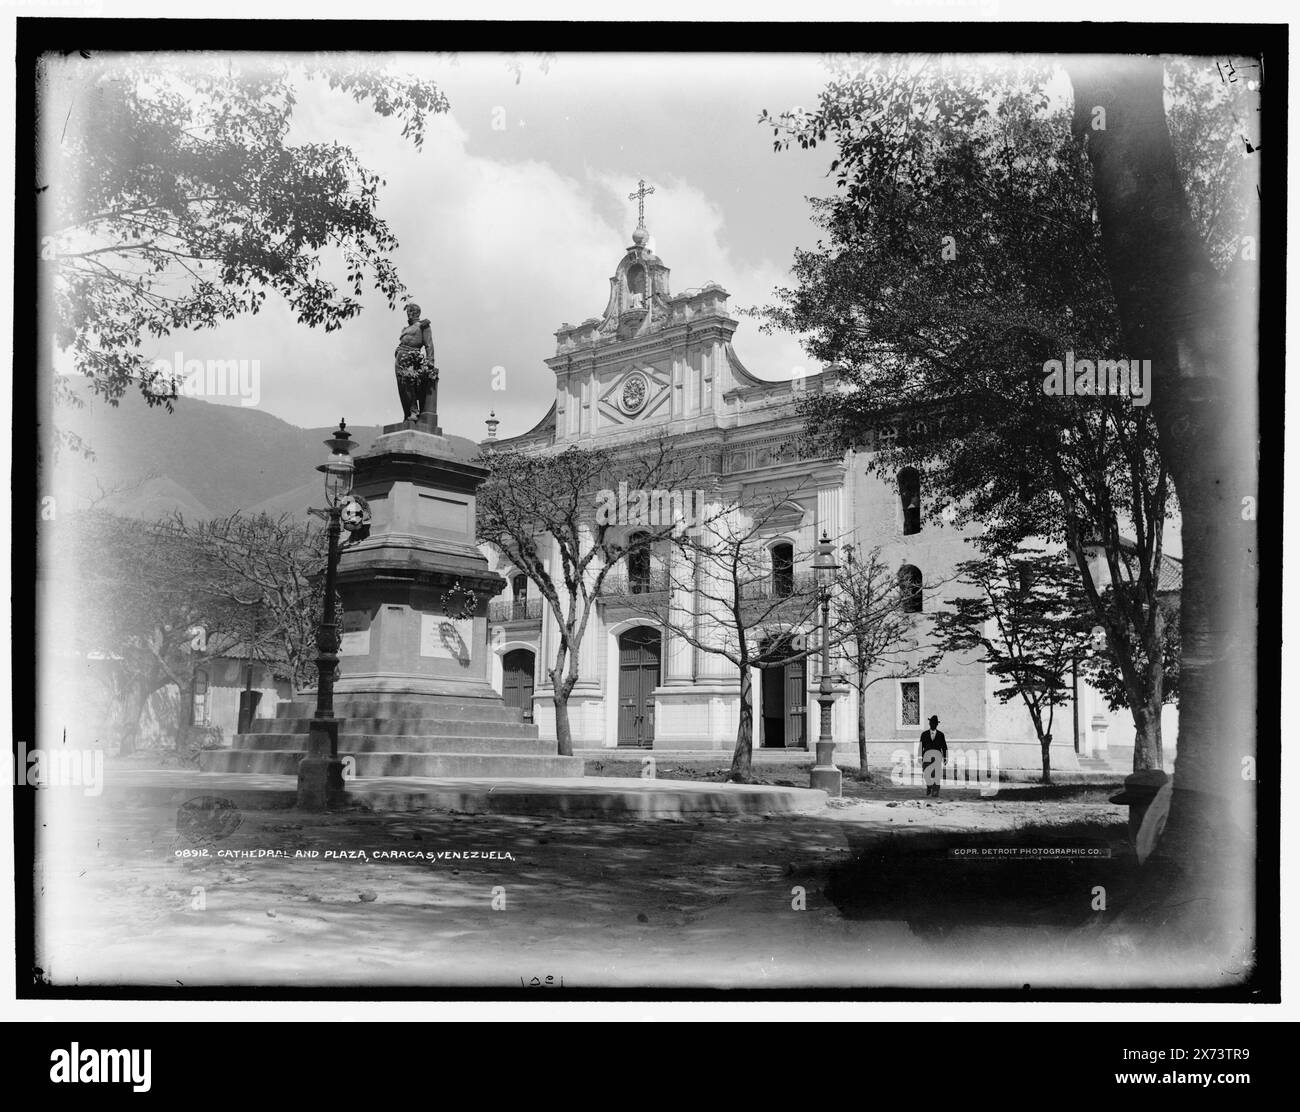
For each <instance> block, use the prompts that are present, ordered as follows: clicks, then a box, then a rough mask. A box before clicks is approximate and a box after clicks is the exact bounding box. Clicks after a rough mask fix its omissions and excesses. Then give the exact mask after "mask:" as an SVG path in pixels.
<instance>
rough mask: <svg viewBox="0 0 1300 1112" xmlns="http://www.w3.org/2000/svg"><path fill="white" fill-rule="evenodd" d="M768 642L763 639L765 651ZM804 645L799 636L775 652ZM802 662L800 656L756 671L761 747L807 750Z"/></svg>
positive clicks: (791, 649)
mask: <svg viewBox="0 0 1300 1112" xmlns="http://www.w3.org/2000/svg"><path fill="white" fill-rule="evenodd" d="M767 648H768V644H767V643H766V642H764V644H763V649H764V651H766V650H767ZM802 648H803V643H802V638H794V639H792V640H788V641H787V642H786V644H785V646H781V647H778V648H777V649H776V650H775V652H774V654H773V655H775V656H778V657H779V656H782V655H784V654H785V653H786V652H798V651H799V650H800V649H802ZM805 675H806V672H805V665H804V661H803V660H802V659H799V660H795V661H791V662H790V663H789V664H786V665H783V666H777V667H774V668H762V669H760V670H759V676H760V679H759V698H760V700H761V703H760V706H761V720H762V726H761V731H762V735H761V739H760V742H759V744H760V745H761V747H762V748H764V749H807V748H808V707H807V704H806V702H805V700H806V698H807V692H806V690H805V686H806V685H805V682H804V677H805Z"/></svg>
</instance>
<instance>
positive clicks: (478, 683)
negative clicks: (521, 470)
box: [334, 414, 505, 713]
mask: <svg viewBox="0 0 1300 1112" xmlns="http://www.w3.org/2000/svg"><path fill="white" fill-rule="evenodd" d="M434 420H436V418H434V417H433V415H431V414H430V415H426V416H424V417H420V418H416V419H414V420H412V421H403V422H401V423H400V424H397V425H388V426H386V427H385V430H384V432H383V434H382V435H381V436H380V437H379V438H378V439H377V440H376V441H375V443H374V445H373V446H372V447H371V448H370V449H369V450H368V451H365V452H360V453H358V454H357V455H356V457H355V460H356V477H355V481H354V485H353V490H354V491H355V492H356V493H357V494H359V495H361V497H363V498H364V499H366V501H367V502H368V503H369V504H370V509H371V513H372V521H371V525H370V536H369V537H368V538H367V539H366V540H364V541H361V542H360V543H358V544H354V545H348V546H347V547H346V548H344V549H343V552H342V555H341V556H340V558H339V573H338V583H339V593H340V595H341V596H342V602H343V630H342V633H343V636H342V644H341V646H340V650H339V678H338V680H337V682H336V683H335V685H334V692H335V696H336V698H338V699H340V700H341V702H342V703H343V704H345V705H346V703H347V702H348V701H350V700H355V699H356V698H357V697H362V696H363V697H366V698H368V699H371V700H373V699H376V698H382V697H385V696H404V695H422V696H423V695H440V696H455V697H456V698H457V699H459V700H465V699H469V700H473V699H479V698H481V699H487V700H496V699H498V698H499V696H497V694H496V692H495V691H494V690H493V688H492V685H491V673H490V670H489V667H488V648H487V606H488V600H489V599H491V598H492V597H493V596H494V595H496V594H499V593H500V591H501V589H502V588H503V587H504V586H505V580H503V579H502V578H501V576H499V575H497V574H496V573H495V572H493V571H490V570H489V569H488V563H487V560H486V559H485V558H484V556H483V555H482V554H481V553H480V552H479V550H478V548H477V547H476V545H475V538H474V520H475V498H474V495H475V491H477V490H478V488H479V486H480V485H481V484H482V483H483V481H484V480H485V479H486V478H487V474H488V472H487V470H486V469H485V468H482V467H479V466H477V465H475V464H473V463H470V462H468V461H467V460H466V459H464V458H463V457H462V456H459V455H458V454H457V453H456V452H455V450H454V449H453V447H452V444H451V442H450V441H449V440H448V439H447V438H446V437H444V436H442V435H441V434H440V433H437V432H433V431H430V430H431V429H432V428H436V426H435V425H433V421H434ZM453 589H459V590H460V591H461V592H470V591H472V592H473V594H474V596H475V598H476V599H477V601H476V603H475V605H474V606H473V608H472V611H470V610H467V611H465V612H464V613H460V612H459V606H460V603H461V602H462V601H463V600H464V599H465V598H466V597H468V596H467V595H465V594H464V593H462V594H459V595H457V596H454V597H453V595H452V594H451V592H453ZM449 603H450V604H451V610H452V613H450V614H449V613H448V604H449ZM341 713H346V712H345V711H342V712H341Z"/></svg>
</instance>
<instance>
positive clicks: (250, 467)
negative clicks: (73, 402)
mask: <svg viewBox="0 0 1300 1112" xmlns="http://www.w3.org/2000/svg"><path fill="white" fill-rule="evenodd" d="M77 394H78V396H79V397H81V398H82V400H83V401H84V402H85V405H84V406H83V407H81V408H75V407H72V406H60V407H59V408H58V409H56V411H55V421H56V422H57V424H58V425H59V427H60V428H64V429H68V430H70V431H72V432H76V433H78V434H79V435H80V436H81V437H82V438H83V439H84V440H85V441H86V442H87V443H88V444H89V445H90V447H91V448H92V450H93V451H94V458H93V459H86V458H84V457H82V456H80V455H78V454H77V453H75V452H72V451H70V450H68V449H66V448H63V449H61V450H60V451H59V454H58V457H57V458H56V459H55V460H54V462H53V465H52V473H51V474H50V475H48V476H46V484H45V486H46V489H50V488H52V489H53V491H54V494H55V497H56V499H57V500H58V504H59V505H60V506H65V507H71V508H72V509H74V510H75V509H78V508H83V507H85V506H87V505H89V504H91V503H92V502H98V503H99V504H100V505H102V506H104V507H105V508H108V509H112V510H113V511H114V512H116V513H120V514H122V515H123V516H126V517H136V518H141V519H148V520H156V519H158V518H160V517H164V516H166V515H168V514H170V513H171V512H172V511H174V510H180V511H181V512H182V513H184V514H185V516H186V517H197V518H203V517H211V516H218V515H224V514H230V513H234V512H235V511H236V510H240V511H244V512H253V513H256V512H262V511H264V512H266V513H270V514H272V515H274V516H278V515H279V514H282V513H289V514H293V515H294V516H303V515H305V514H306V512H307V508H308V507H309V506H313V505H314V506H319V505H321V504H322V502H323V499H324V485H323V478H322V476H321V475H320V474H319V473H317V471H316V466H317V464H320V463H323V462H324V461H325V459H326V457H327V456H328V454H329V452H328V449H327V448H326V447H325V445H324V443H323V441H325V440H326V439H327V438H328V437H329V436H330V435H332V433H333V431H334V430H333V429H332V428H308V429H304V428H299V427H297V426H295V425H291V424H289V423H288V422H287V421H282V420H281V419H280V418H278V417H274V416H272V415H271V414H269V413H266V412H264V411H262V410H258V409H255V408H252V407H244V406H236V405H214V404H212V403H211V402H205V401H201V400H199V399H197V398H178V399H176V401H175V402H174V403H173V404H174V407H175V408H174V412H172V413H170V414H169V413H168V412H167V411H166V410H165V409H162V408H160V407H155V408H150V407H149V406H148V405H147V404H146V403H145V400H144V398H143V397H142V396H141V395H140V394H139V392H138V391H132V392H130V393H129V394H127V395H126V396H124V397H123V398H122V399H121V403H120V404H119V405H117V406H112V405H109V404H108V403H107V402H105V401H104V400H103V399H102V398H98V397H95V396H93V395H92V394H91V393H90V392H89V390H87V389H85V388H84V387H81V386H79V387H78V389H77ZM348 431H349V432H351V433H352V435H353V437H354V438H355V440H356V442H357V445H358V449H357V450H363V449H366V448H369V447H370V445H371V444H372V443H373V442H374V440H375V438H376V436H378V435H379V432H380V430H379V428H378V427H376V426H373V425H372V426H364V425H363V426H357V427H355V428H354V427H352V426H349V429H348ZM448 439H449V440H450V441H451V442H452V444H453V447H454V449H455V450H456V452H457V454H459V455H461V456H463V457H464V458H466V459H468V458H470V457H472V456H474V455H476V454H477V452H478V445H477V444H476V443H475V442H474V441H472V440H469V439H467V438H465V437H462V436H451V437H448Z"/></svg>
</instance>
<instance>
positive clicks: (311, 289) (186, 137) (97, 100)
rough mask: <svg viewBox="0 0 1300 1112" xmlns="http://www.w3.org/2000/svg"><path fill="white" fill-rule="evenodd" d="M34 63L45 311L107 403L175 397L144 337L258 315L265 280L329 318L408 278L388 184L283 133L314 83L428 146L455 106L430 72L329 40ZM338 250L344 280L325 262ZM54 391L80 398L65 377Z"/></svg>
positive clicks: (338, 150) (314, 314)
mask: <svg viewBox="0 0 1300 1112" xmlns="http://www.w3.org/2000/svg"><path fill="white" fill-rule="evenodd" d="M40 76H41V81H42V85H43V97H42V112H43V114H44V117H45V119H46V120H47V121H49V123H48V126H47V127H46V128H45V130H44V132H43V134H42V141H41V144H40V148H39V175H40V178H39V180H40V183H41V184H40V202H39V203H40V213H39V223H40V228H41V232H42V235H43V240H42V258H43V259H44V260H45V264H46V266H47V268H48V269H47V271H46V273H45V275H44V276H43V293H44V295H45V298H46V299H45V300H44V302H43V305H42V312H43V314H44V313H48V314H49V319H50V320H51V321H52V327H53V332H54V337H55V343H56V345H57V346H58V347H59V348H60V349H71V351H72V353H73V357H74V361H75V365H76V368H77V370H78V371H80V372H81V373H82V374H84V375H86V376H87V377H88V378H89V380H90V382H91V385H92V388H93V389H94V390H95V391H96V392H97V393H98V394H100V395H101V396H103V397H104V398H106V399H107V400H109V401H110V402H112V403H114V404H116V402H117V400H118V399H120V398H121V396H122V395H123V393H124V392H125V391H126V390H127V388H128V387H129V386H130V384H131V383H132V382H135V383H137V384H138V385H139V388H140V389H141V391H142V392H143V393H144V396H145V398H146V399H147V400H148V402H149V404H150V405H165V406H167V407H168V409H170V407H171V399H172V398H174V397H175V395H176V384H175V383H174V382H172V381H170V378H169V376H167V375H166V374H164V373H163V372H160V371H158V370H156V369H155V368H154V367H153V366H151V364H150V363H149V362H148V361H147V360H146V359H145V358H144V357H143V356H142V355H141V352H140V346H141V343H142V341H143V340H144V339H145V338H146V337H161V336H166V335H168V334H169V333H171V332H173V331H176V330H179V329H188V328H211V327H214V326H216V325H217V324H219V323H220V322H221V321H223V320H229V319H232V318H234V317H236V316H239V315H242V314H245V313H256V312H258V311H259V310H260V309H261V308H262V306H263V304H264V302H265V299H266V296H267V293H268V292H274V293H276V294H278V295H280V296H281V297H282V298H284V300H285V301H286V302H287V303H288V305H289V306H290V307H291V308H292V310H293V311H294V313H295V314H296V316H297V319H298V321H299V322H300V323H302V324H305V325H308V326H310V327H324V328H325V330H326V331H332V330H334V329H336V328H339V327H340V326H341V325H342V324H343V323H344V322H345V321H347V320H349V319H350V318H352V317H354V316H356V314H357V313H359V312H360V311H361V303H360V300H359V299H360V297H361V296H362V292H363V289H364V287H365V284H366V281H367V279H368V280H369V281H370V283H371V285H372V286H373V288H374V289H375V290H377V291H378V292H379V293H380V294H381V295H382V296H383V297H384V298H385V299H386V300H387V302H388V304H389V306H390V307H392V306H394V305H395V304H396V302H397V299H398V298H399V297H400V296H401V294H402V293H403V291H404V289H405V287H404V286H403V284H402V282H401V280H400V278H399V277H398V274H397V270H396V268H395V267H394V265H393V263H392V261H391V258H390V257H389V256H390V255H391V253H392V251H393V249H394V248H395V247H396V246H397V241H396V239H395V238H394V236H393V234H392V232H391V231H390V230H389V227H388V225H387V223H386V222H385V221H384V220H383V219H381V218H380V217H379V216H378V214H377V209H378V199H379V190H380V187H381V186H382V185H383V184H384V183H383V182H382V181H381V180H380V178H379V177H378V175H376V174H373V173H371V172H369V171H368V170H367V169H366V168H365V167H364V166H363V165H362V164H361V162H360V160H359V159H358V158H357V156H356V155H355V154H354V153H353V152H352V151H351V150H349V149H348V148H347V147H344V146H342V145H341V144H339V143H337V142H321V143H297V144H295V143H292V142H290V139H289V135H290V130H291V125H292V121H293V112H294V108H295V105H296V103H297V98H298V89H299V88H300V86H301V84H302V83H303V82H304V81H309V80H318V81H322V82H324V83H325V84H326V85H327V86H328V87H330V88H332V89H337V90H340V91H342V92H344V93H346V94H347V95H349V96H351V97H352V99H353V100H355V101H357V102H358V103H361V104H369V105H370V106H371V107H372V108H373V109H374V111H375V112H376V113H377V114H378V115H380V116H382V117H394V118H396V119H397V120H398V121H399V122H400V123H401V125H402V135H403V136H404V137H405V138H407V139H409V140H410V141H411V142H413V143H414V144H415V146H416V147H417V148H418V147H420V146H421V145H422V144H423V141H424V137H425V133H426V127H427V122H428V119H429V117H430V116H432V115H435V114H438V113H441V112H445V111H447V108H448V104H447V100H446V98H445V96H444V95H443V94H442V92H441V91H440V90H439V89H438V87H437V86H436V85H435V84H434V83H432V82H430V81H428V80H424V79H420V78H416V77H414V76H403V75H395V74H389V73H386V72H384V71H382V70H380V69H377V68H375V67H373V66H372V65H370V64H369V63H365V64H363V65H360V66H354V65H349V64H347V63H346V62H345V61H342V60H340V59H339V58H338V57H336V56H323V55H322V56H311V55H304V56H302V57H301V58H300V59H295V60H292V61H290V60H280V59H273V58H269V57H264V56H259V57H258V59H257V60H255V61H251V60H250V61H247V62H245V61H242V60H235V59H233V58H230V57H225V58H216V57H212V58H209V59H203V60H200V59H199V58H197V57H196V56H193V55H187V56H186V57H185V58H184V59H183V60H180V61H174V62H168V61H166V60H160V59H158V58H154V57H148V58H146V57H144V56H139V57H137V56H114V57H106V58H103V59H96V58H91V59H83V58H80V57H74V58H71V59H63V60H57V59H53V58H48V59H46V60H45V61H44V63H43V65H42V70H41V75H40ZM331 254H335V255H337V256H338V257H340V258H341V259H342V261H343V263H344V264H345V267H346V281H345V283H344V286H343V288H340V286H339V285H336V284H335V283H334V282H332V281H329V280H327V279H326V278H325V277H323V276H322V271H323V269H324V266H325V260H326V259H327V258H328V257H329V256H330V255H331ZM55 389H56V391H57V392H58V394H59V397H60V399H61V400H65V401H72V402H73V403H74V404H75V401H76V399H75V397H74V396H73V395H72V394H71V392H70V391H69V390H68V389H67V384H66V383H65V382H64V381H63V379H62V377H61V376H56V377H55Z"/></svg>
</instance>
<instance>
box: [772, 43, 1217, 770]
mask: <svg viewBox="0 0 1300 1112" xmlns="http://www.w3.org/2000/svg"><path fill="white" fill-rule="evenodd" d="M1058 90H1059V91H1058ZM1189 111H1190V108H1189ZM768 120H769V122H770V123H771V124H772V126H773V129H774V134H775V135H776V138H777V145H778V146H781V145H784V144H788V143H790V142H793V141H799V142H807V143H809V144H812V143H815V142H816V141H825V140H826V139H827V138H828V137H829V138H830V139H831V140H832V141H833V142H834V143H835V147H836V154H837V157H836V159H835V161H834V162H833V163H832V172H833V173H834V174H835V175H836V180H837V183H838V185H839V186H840V187H841V189H840V192H839V193H837V194H836V195H835V196H834V197H832V198H829V199H825V200H820V201H815V202H814V208H813V212H814V219H815V220H816V221H817V223H818V224H819V226H820V227H821V228H822V230H823V232H824V233H825V234H826V238H825V239H824V240H822V241H819V243H818V245H817V247H816V249H814V250H811V251H800V252H798V253H797V255H796V258H795V266H794V274H795V279H796V284H795V285H794V286H793V287H792V288H789V289H783V290H780V291H778V295H779V298H780V300H779V302H778V304H776V305H774V306H771V307H769V308H768V309H766V310H765V311H764V316H765V327H766V328H768V329H783V330H789V331H793V332H797V333H801V334H803V335H804V336H805V337H806V340H805V342H806V346H807V348H808V350H809V352H810V354H812V355H813V356H815V357H816V358H818V359H821V360H822V361H824V362H828V363H838V364H840V365H841V368H842V376H843V380H844V381H845V382H846V384H847V387H848V389H847V392H845V393H840V394H829V393H828V394H821V395H812V396H810V397H809V398H808V399H807V404H806V406H805V413H806V416H807V419H808V425H809V427H810V428H815V429H817V430H818V433H819V435H822V434H825V433H826V432H828V431H829V432H831V433H832V434H833V435H835V436H836V437H837V439H839V440H840V442H841V443H843V444H845V445H847V446H852V447H859V448H861V447H865V448H867V449H870V450H872V455H871V456H870V457H869V466H870V467H871V468H872V469H873V470H874V472H875V473H876V474H877V475H879V476H880V477H881V478H883V479H884V480H885V481H887V482H891V483H892V482H893V481H894V480H895V476H896V474H897V472H898V471H899V469H901V468H902V467H904V466H914V467H916V468H917V469H918V471H920V472H921V474H922V477H923V481H922V489H923V491H924V498H925V503H926V504H925V512H926V516H928V517H930V518H933V517H935V516H936V515H940V514H942V515H943V516H944V517H945V519H946V520H947V521H949V522H950V523H951V524H953V525H957V526H962V525H968V524H977V525H978V526H979V528H980V530H981V531H982V533H983V534H984V536H985V538H986V540H987V542H988V543H989V544H991V545H993V546H998V545H1009V546H1011V547H1014V546H1015V545H1017V544H1018V543H1020V542H1022V541H1033V542H1034V543H1052V544H1063V545H1065V546H1066V547H1067V548H1068V549H1069V550H1070V551H1071V552H1072V553H1073V554H1074V557H1075V566H1076V569H1077V573H1078V577H1079V579H1080V581H1081V583H1082V585H1083V587H1084V590H1085V592H1086V593H1087V597H1088V598H1089V600H1090V601H1091V603H1092V604H1093V607H1094V611H1095V618H1096V620H1097V622H1099V623H1100V624H1102V625H1103V626H1104V627H1105V628H1106V630H1107V634H1108V640H1109V645H1110V652H1111V654H1112V656H1113V658H1114V660H1115V662H1116V665H1117V667H1118V669H1119V673H1120V675H1121V677H1122V680H1123V682H1124V684H1125V688H1126V692H1127V696H1126V697H1127V701H1128V704H1129V705H1130V707H1131V708H1134V715H1135V724H1136V725H1137V727H1138V733H1139V738H1140V741H1139V747H1138V748H1139V750H1141V751H1142V753H1141V754H1140V755H1139V754H1135V760H1137V761H1138V763H1139V765H1142V764H1144V763H1156V761H1158V754H1159V747H1160V739H1159V714H1158V707H1159V703H1160V699H1161V695H1160V689H1161V676H1160V671H1161V668H1162V662H1163V660H1164V659H1165V658H1166V656H1167V654H1166V653H1165V651H1164V650H1163V648H1162V647H1161V638H1162V637H1163V631H1164V625H1163V622H1161V621H1160V620H1159V612H1158V606H1157V590H1156V569H1158V568H1159V566H1160V562H1161V551H1162V541H1163V529H1164V523H1165V521H1166V520H1167V519H1168V518H1169V517H1170V516H1171V515H1172V513H1173V512H1174V509H1175V503H1174V499H1173V496H1172V491H1171V488H1170V483H1169V481H1168V471H1167V468H1166V467H1165V465H1164V462H1163V459H1162V457H1161V454H1160V445H1159V436H1158V434H1157V428H1156V423H1155V421H1154V420H1153V418H1152V417H1151V414H1150V411H1149V410H1148V409H1147V408H1146V407H1143V406H1138V405H1135V404H1133V403H1132V401H1131V399H1130V398H1128V397H1114V396H1103V397H1098V396H1092V397H1079V398H1076V397H1059V396H1050V395H1047V394H1046V393H1045V392H1044V389H1043V384H1044V377H1045V369H1044V364H1045V363H1046V362H1047V361H1048V360H1053V359H1054V360H1065V359H1066V358H1067V353H1069V355H1070V356H1071V357H1073V356H1075V355H1077V356H1078V357H1079V358H1084V357H1087V358H1098V357H1102V358H1104V357H1107V356H1110V355H1112V354H1114V355H1115V356H1116V357H1120V358H1127V357H1128V356H1133V357H1134V358H1136V357H1138V356H1139V355H1140V354H1141V353H1139V352H1123V351H1122V350H1121V348H1120V332H1119V318H1118V315H1117V311H1116V307H1115V303H1114V297H1113V294H1112V291H1111V285H1110V279H1109V274H1108V271H1107V262H1106V258H1105V253H1104V251H1103V249H1102V244H1101V237H1100V229H1099V227H1098V224H1097V219H1096V213H1095V202H1094V197H1093V189H1092V175H1091V167H1090V165H1089V163H1088V160H1087V158H1086V155H1085V139H1084V137H1083V136H1081V135H1078V134H1075V133H1074V132H1073V131H1072V129H1071V126H1070V125H1071V116H1070V108H1069V104H1068V102H1067V101H1066V99H1065V97H1064V95H1063V90H1060V83H1059V81H1056V80H1055V78H1054V76H1053V71H1052V69H1051V67H1050V66H1048V65H1047V64H1046V63H1044V62H1042V61H1040V60H1035V59H1023V60H1022V59H1017V60H1013V61H1008V62H1006V63H1000V62H999V63H997V64H983V63H981V64H979V65H972V64H971V63H970V62H963V61H958V60H950V59H946V58H944V59H926V58H915V57H908V58H904V59H898V58H884V59H861V58H857V59H841V60H837V61H836V62H835V63H833V65H832V73H831V80H830V82H829V83H828V85H827V88H826V90H825V91H824V92H823V94H822V99H821V103H820V105H819V108H818V109H817V110H816V111H815V112H812V113H803V114H795V115H791V114H786V115H785V116H783V117H779V118H775V119H773V118H770V117H768ZM1203 142H1208V140H1207V139H1203ZM1150 381H1151V379H1150V375H1149V374H1148V375H1147V385H1148V387H1149V386H1150ZM1095 545H1100V546H1101V547H1102V548H1103V550H1104V555H1105V559H1106V564H1107V565H1108V566H1109V567H1110V569H1111V571H1112V581H1113V582H1127V581H1129V580H1131V581H1132V583H1133V584H1134V586H1133V589H1127V588H1126V589H1125V591H1123V592H1122V593H1121V594H1120V595H1119V597H1117V598H1112V599H1111V600H1110V601H1105V600H1103V598H1102V588H1100V587H1098V585H1097V583H1095V582H1094V581H1093V579H1092V569H1091V567H1090V565H1089V561H1088V553H1089V550H1090V548H1091V547H1093V546H1095ZM1153 706H1154V707H1155V708H1156V713H1155V714H1154V715H1152V714H1151V713H1150V711H1151V709H1152V707H1153ZM1138 708H1143V709H1138ZM1147 750H1149V752H1147Z"/></svg>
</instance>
